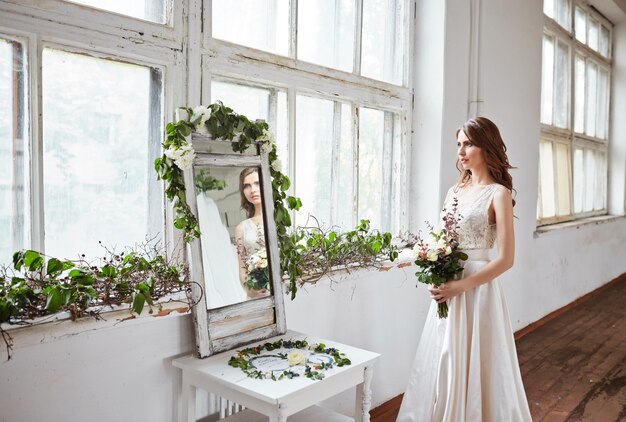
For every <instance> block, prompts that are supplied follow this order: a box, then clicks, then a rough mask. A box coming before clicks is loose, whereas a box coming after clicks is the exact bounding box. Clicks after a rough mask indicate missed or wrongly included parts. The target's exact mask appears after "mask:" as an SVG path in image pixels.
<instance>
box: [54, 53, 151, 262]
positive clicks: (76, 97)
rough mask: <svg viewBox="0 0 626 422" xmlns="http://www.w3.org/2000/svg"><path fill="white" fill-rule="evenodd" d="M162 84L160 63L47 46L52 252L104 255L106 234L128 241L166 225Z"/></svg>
mask: <svg viewBox="0 0 626 422" xmlns="http://www.w3.org/2000/svg"><path fill="white" fill-rule="evenodd" d="M76 69H80V72H77V71H76ZM161 85H162V84H161V77H160V73H159V72H158V71H156V70H155V69H151V68H148V67H144V66H136V65H131V64H128V63H119V62H115V61H112V60H103V59H97V58H93V57H89V56H87V55H84V54H72V53H67V52H63V51H59V50H53V49H45V50H44V51H43V160H44V209H45V212H44V217H45V234H46V237H45V249H46V253H47V254H49V255H52V256H58V257H63V258H75V257H76V256H77V255H78V254H79V253H84V254H86V255H87V256H88V257H97V256H102V254H103V249H102V248H101V247H100V246H99V245H98V242H99V241H101V242H102V244H103V245H105V246H107V247H111V248H114V247H117V248H121V247H123V246H132V245H134V244H135V243H137V242H143V241H145V239H146V236H148V237H149V238H153V237H155V236H157V234H158V233H160V232H161V230H162V213H163V206H162V203H163V200H162V198H163V191H162V188H161V184H160V183H159V182H157V181H156V177H154V170H153V164H152V163H153V161H154V158H155V157H156V156H157V155H158V154H159V153H160V146H159V144H160V140H161V136H162V135H161V132H162V127H161V115H160V109H161ZM77 113H78V114H77ZM70 234H80V240H81V242H80V243H79V244H78V243H77V242H76V236H74V235H70Z"/></svg>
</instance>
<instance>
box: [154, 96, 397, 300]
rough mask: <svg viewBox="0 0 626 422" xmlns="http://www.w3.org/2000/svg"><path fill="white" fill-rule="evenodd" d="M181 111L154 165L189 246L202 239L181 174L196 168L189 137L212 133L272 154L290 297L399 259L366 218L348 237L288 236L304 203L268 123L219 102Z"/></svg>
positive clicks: (310, 232) (237, 147) (312, 230)
mask: <svg viewBox="0 0 626 422" xmlns="http://www.w3.org/2000/svg"><path fill="white" fill-rule="evenodd" d="M181 109H183V110H185V111H186V112H187V118H185V119H181V120H179V121H177V122H174V123H168V124H167V127H166V134H167V137H166V139H165V141H164V142H163V150H164V153H163V155H162V156H161V157H159V158H157V159H156V160H155V162H154V167H155V170H156V172H157V177H158V178H159V179H161V180H164V181H165V185H166V186H165V194H166V196H167V198H168V199H169V200H170V201H171V202H172V205H173V207H174V210H175V213H176V215H175V218H174V226H175V227H176V228H178V229H181V230H183V232H184V237H185V241H187V242H191V241H193V240H194V239H195V238H198V237H199V236H200V227H199V225H198V220H197V219H196V216H195V215H194V214H193V213H192V212H191V209H190V208H189V205H188V204H187V199H186V193H185V184H184V178H183V171H184V170H185V169H187V168H189V167H190V166H191V165H192V164H193V159H194V157H195V152H194V150H193V148H192V146H191V145H189V143H188V142H187V139H186V138H187V137H188V136H189V135H190V134H191V133H192V132H193V131H197V132H199V133H201V134H204V135H210V136H211V137H212V138H213V140H217V141H219V140H223V141H229V142H231V146H232V150H233V151H234V152H239V153H243V152H244V151H246V150H247V149H248V148H249V147H250V146H256V144H258V145H259V147H260V148H261V149H262V150H263V151H264V152H267V153H268V159H269V163H270V175H271V177H272V194H273V199H274V220H275V222H276V229H277V234H278V247H279V251H280V267H281V272H282V273H283V274H285V275H286V276H287V277H288V280H289V284H288V286H287V292H288V293H290V294H291V299H294V298H295V296H296V292H297V290H298V285H300V286H302V285H303V284H304V283H306V282H309V283H312V282H316V281H317V280H319V279H320V278H321V277H322V276H324V275H328V274H330V273H331V272H332V271H334V270H336V269H337V268H338V267H342V268H344V269H348V268H349V267H350V266H354V265H357V266H360V267H378V266H380V264H381V262H382V261H384V260H386V259H389V260H390V261H394V260H395V259H396V258H397V257H398V249H397V248H396V247H395V246H394V245H393V244H392V241H391V240H392V236H391V234H390V233H380V232H378V231H377V230H370V227H369V221H368V220H362V221H361V222H360V223H359V224H358V225H357V226H356V228H355V230H353V231H348V232H345V233H340V232H338V231H329V232H324V231H323V230H322V229H321V228H320V227H305V228H298V229H296V230H293V231H291V232H289V228H290V227H291V216H290V214H289V210H295V211H297V210H299V209H300V207H301V206H302V202H301V201H300V199H299V198H296V197H293V196H289V195H287V193H286V192H287V190H288V189H289V187H290V185H291V182H290V180H289V178H288V177H287V176H285V175H284V174H283V173H282V172H281V164H280V160H279V158H278V154H277V150H276V144H275V142H274V136H273V134H272V133H271V132H270V131H269V126H268V124H267V123H266V122H265V121H263V120H256V121H250V120H249V119H248V118H247V117H246V116H243V115H240V114H237V113H235V112H234V111H233V110H232V109H231V108H229V107H226V106H225V105H224V104H223V103H222V102H220V101H218V102H216V103H214V104H211V105H209V106H207V107H205V106H198V107H195V108H193V109H192V108H189V107H181Z"/></svg>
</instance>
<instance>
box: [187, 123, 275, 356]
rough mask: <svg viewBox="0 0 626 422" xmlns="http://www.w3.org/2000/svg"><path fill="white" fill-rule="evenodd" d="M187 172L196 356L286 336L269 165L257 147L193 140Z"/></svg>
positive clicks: (193, 135)
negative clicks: (193, 223)
mask: <svg viewBox="0 0 626 422" xmlns="http://www.w3.org/2000/svg"><path fill="white" fill-rule="evenodd" d="M188 141H189V142H190V143H191V144H192V146H193V148H194V150H195V151H196V157H195V159H194V163H193V166H192V167H191V168H189V169H187V170H185V171H184V178H185V190H186V193H187V198H186V199H187V203H188V204H189V206H190V208H191V210H192V212H193V213H194V214H195V216H196V217H197V218H198V224H199V226H200V232H201V235H200V238H198V239H195V240H193V241H192V242H191V243H190V244H189V245H188V256H189V264H190V273H191V280H192V289H191V290H192V291H191V296H192V299H193V300H194V302H195V303H197V305H196V306H193V307H192V313H193V317H194V326H195V330H196V347H197V353H196V354H197V356H198V357H200V358H203V357H207V356H210V355H212V354H214V353H217V352H221V351H226V350H231V349H233V348H236V347H238V346H240V345H243V344H247V343H250V342H254V341H258V340H263V339H266V338H269V337H272V336H276V335H280V334H283V333H285V331H286V323H285V310H284V303H283V294H282V291H283V289H282V280H281V274H280V260H279V255H278V237H277V233H276V224H275V223H274V219H273V216H274V202H273V200H271V199H272V182H271V176H270V171H269V161H268V157H267V154H266V153H263V152H261V151H260V148H259V147H258V145H256V148H255V145H253V146H252V147H251V148H248V151H247V152H246V154H236V153H233V152H232V148H231V149H230V151H229V150H228V148H227V147H230V146H229V142H227V141H220V143H222V144H223V145H221V146H220V148H213V147H212V144H213V143H215V142H216V141H212V140H211V139H209V138H208V137H206V136H203V135H199V134H197V133H193V134H192V135H191V138H190V139H189V140H188Z"/></svg>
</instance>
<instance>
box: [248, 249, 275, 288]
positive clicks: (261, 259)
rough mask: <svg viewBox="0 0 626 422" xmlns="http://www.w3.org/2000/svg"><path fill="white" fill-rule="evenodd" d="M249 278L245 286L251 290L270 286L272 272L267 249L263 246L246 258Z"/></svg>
mask: <svg viewBox="0 0 626 422" xmlns="http://www.w3.org/2000/svg"><path fill="white" fill-rule="evenodd" d="M246 266H247V269H248V278H247V279H246V282H245V287H246V288H247V289H250V290H261V289H269V288H270V274H269V268H268V267H267V251H266V250H265V248H261V249H259V250H258V251H256V252H255V253H253V254H252V255H250V257H248V259H247V260H246Z"/></svg>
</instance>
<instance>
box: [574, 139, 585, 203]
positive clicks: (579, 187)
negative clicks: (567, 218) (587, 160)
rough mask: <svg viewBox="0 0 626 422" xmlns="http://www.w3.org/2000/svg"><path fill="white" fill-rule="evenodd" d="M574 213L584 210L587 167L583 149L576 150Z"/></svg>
mask: <svg viewBox="0 0 626 422" xmlns="http://www.w3.org/2000/svg"><path fill="white" fill-rule="evenodd" d="M573 176H574V177H573V179H574V212H575V213H579V212H582V210H583V193H584V180H585V167H584V157H583V149H582V148H574V170H573Z"/></svg>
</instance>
